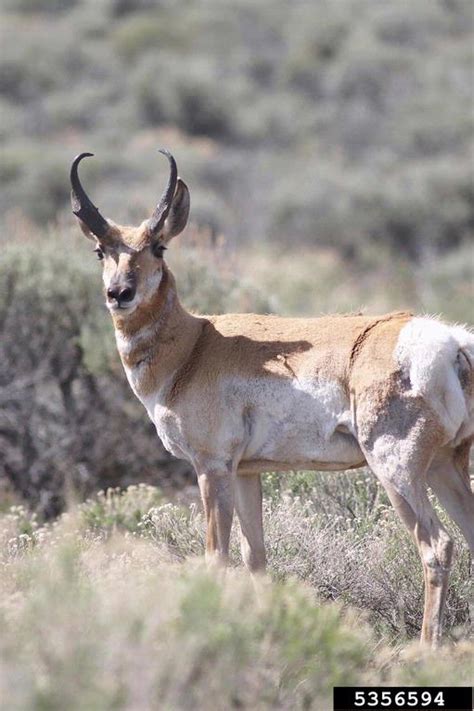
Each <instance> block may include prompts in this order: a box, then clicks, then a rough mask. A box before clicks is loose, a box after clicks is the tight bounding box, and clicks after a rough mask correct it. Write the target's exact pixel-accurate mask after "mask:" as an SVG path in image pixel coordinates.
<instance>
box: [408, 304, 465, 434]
mask: <svg viewBox="0 0 474 711" xmlns="http://www.w3.org/2000/svg"><path fill="white" fill-rule="evenodd" d="M469 340H471V342H472V345H471V347H473V348H474V337H473V336H472V335H471V334H470V333H469V331H467V330H466V329H463V328H461V327H459V326H447V325H446V324H444V323H441V322H440V321H437V320H436V319H433V318H427V317H419V318H413V319H412V320H411V321H410V322H409V323H407V324H406V326H404V327H403V328H402V330H401V331H400V335H399V337H398V343H397V346H396V349H395V354H394V356H395V359H396V360H397V361H398V363H399V365H400V368H401V370H402V372H403V374H404V375H405V376H406V377H407V378H409V379H410V383H411V393H412V394H413V395H415V396H422V397H423V398H424V399H425V400H426V402H427V403H428V404H429V405H430V406H431V407H432V408H433V410H434V411H435V412H436V414H437V415H438V417H439V420H440V424H441V425H442V427H443V428H444V429H445V431H446V434H447V435H448V441H450V440H453V439H454V438H455V437H456V435H457V434H458V433H459V431H460V429H461V427H463V424H464V425H467V424H468V421H469V413H468V403H467V402H466V397H465V394H464V392H463V390H462V387H461V383H460V381H459V378H458V375H457V370H456V360H457V356H458V352H459V348H460V347H461V341H469ZM473 427H474V425H473ZM463 429H464V428H463Z"/></svg>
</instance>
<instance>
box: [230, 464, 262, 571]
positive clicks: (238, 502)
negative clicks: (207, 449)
mask: <svg viewBox="0 0 474 711" xmlns="http://www.w3.org/2000/svg"><path fill="white" fill-rule="evenodd" d="M235 508H236V510H237V516H238V518H239V523H240V549H241V551H242V558H243V561H244V563H245V565H246V566H247V568H248V569H249V570H250V572H251V573H256V572H263V571H264V570H265V544H264V541H263V521H262V482H261V479H260V475H259V474H257V475H255V474H242V475H241V474H238V475H237V476H236V478H235Z"/></svg>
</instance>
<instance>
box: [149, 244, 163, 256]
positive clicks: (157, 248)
mask: <svg viewBox="0 0 474 711" xmlns="http://www.w3.org/2000/svg"><path fill="white" fill-rule="evenodd" d="M165 249H166V247H165V246H164V245H163V244H159V243H158V244H154V245H153V247H152V248H151V251H152V252H153V256H154V257H156V258H157V259H163V252H164V251H165Z"/></svg>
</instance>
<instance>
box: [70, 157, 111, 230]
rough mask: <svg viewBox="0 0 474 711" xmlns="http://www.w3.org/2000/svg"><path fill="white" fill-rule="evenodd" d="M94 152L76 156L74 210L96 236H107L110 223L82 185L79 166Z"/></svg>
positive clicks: (72, 173) (73, 184)
mask: <svg viewBox="0 0 474 711" xmlns="http://www.w3.org/2000/svg"><path fill="white" fill-rule="evenodd" d="M93 155H94V154H93V153H80V154H79V155H78V156H76V157H75V158H74V160H73V162H72V166H71V186H72V191H71V204H72V211H73V213H74V214H75V215H76V217H78V218H79V219H80V220H81V222H83V223H84V224H85V225H86V227H88V228H89V230H90V231H91V232H92V233H93V234H95V236H96V237H99V239H100V238H102V237H105V235H106V233H107V232H108V230H109V223H108V222H107V220H106V219H105V218H104V217H102V215H101V214H100V212H99V210H98V209H97V208H96V206H95V205H94V204H93V202H92V201H91V200H90V198H89V197H88V195H87V193H86V191H85V190H84V188H83V187H82V185H81V181H80V180H79V175H78V173H77V168H78V165H79V163H80V162H81V160H82V159H83V158H88V157H89V156H93Z"/></svg>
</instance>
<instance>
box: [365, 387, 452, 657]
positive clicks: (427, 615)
mask: <svg viewBox="0 0 474 711" xmlns="http://www.w3.org/2000/svg"><path fill="white" fill-rule="evenodd" d="M367 421H368V422H369V423H370V424H369V425H368V426H367V425H366V424H365V423H364V422H363V421H362V422H361V424H360V427H359V441H360V444H361V447H362V449H363V451H364V454H365V455H366V458H367V462H368V464H369V466H370V467H371V469H372V471H373V472H374V474H375V475H376V476H377V478H378V479H379V481H380V482H381V483H382V485H383V486H384V488H385V489H386V491H387V494H388V496H389V498H390V501H391V502H392V504H393V506H394V508H395V510H396V511H397V513H398V515H399V516H400V518H401V520H402V521H403V523H404V524H405V526H406V527H407V529H408V530H409V532H410V534H411V536H412V538H413V539H414V541H415V543H416V545H417V548H418V552H419V554H420V558H421V562H422V565H423V573H424V581H425V604H424V613H423V625H422V632H421V641H422V642H425V643H428V644H431V645H432V646H437V645H438V643H439V641H440V638H441V633H442V618H443V611H444V605H445V600H446V593H447V589H448V580H449V571H450V567H451V560H452V552H453V543H452V540H451V538H450V537H449V535H448V533H447V532H446V530H445V529H444V528H443V526H442V525H441V523H440V521H439V519H438V517H437V515H436V513H435V511H434V509H433V507H432V505H431V503H430V501H429V499H428V495H427V482H426V476H427V471H428V468H429V466H430V463H431V460H432V458H433V454H434V453H435V452H436V451H437V449H438V448H439V444H440V440H441V437H440V436H439V434H438V433H439V429H438V428H437V425H436V423H435V422H433V421H430V420H429V419H428V418H427V417H426V416H425V415H423V414H420V413H419V411H418V412H416V410H415V409H414V408H413V404H410V402H409V401H403V400H401V399H400V400H396V401H394V402H392V403H389V404H388V405H387V407H386V409H384V412H383V414H382V415H381V416H380V417H379V418H378V419H376V420H375V421H374V418H367ZM389 421H390V427H388V426H387V425H388V423H389ZM394 424H395V425H396V427H397V428H398V430H399V432H394V431H393V430H394ZM388 432H390V434H388Z"/></svg>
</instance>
